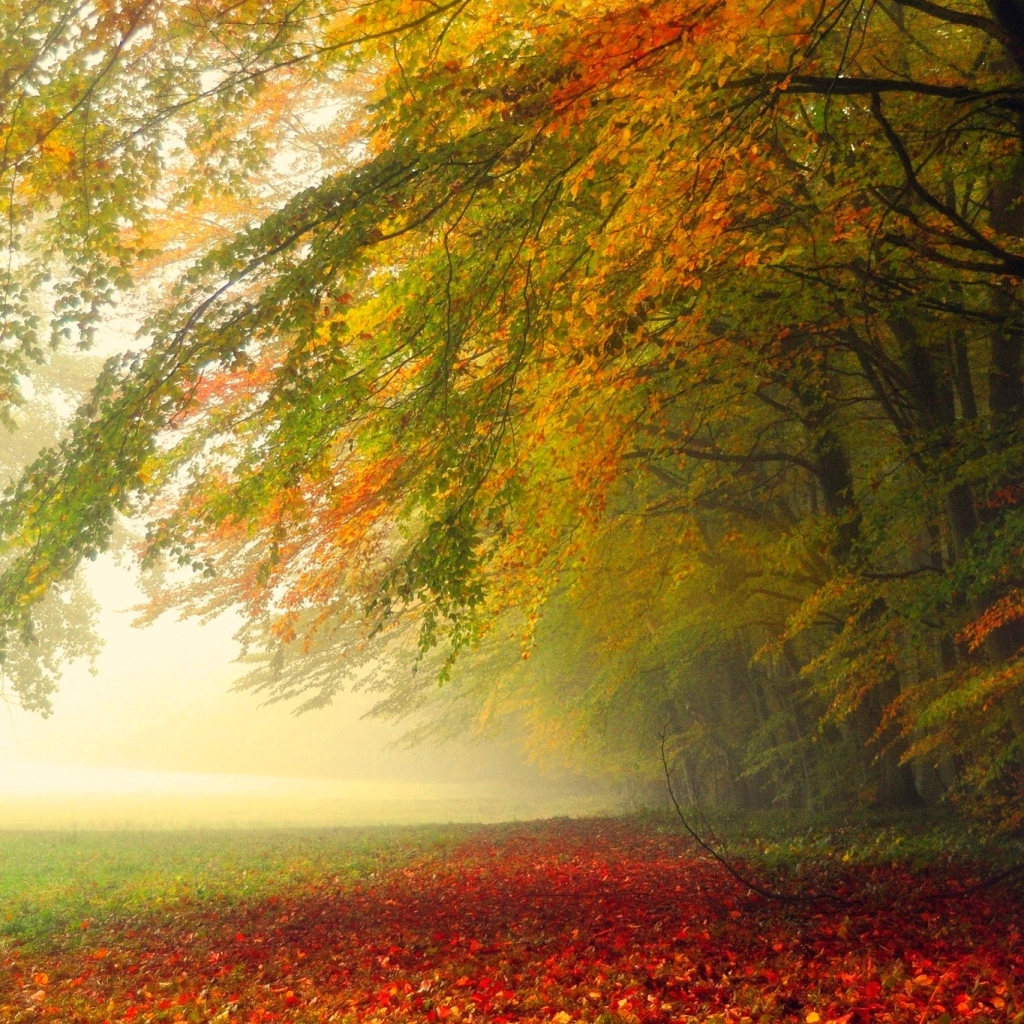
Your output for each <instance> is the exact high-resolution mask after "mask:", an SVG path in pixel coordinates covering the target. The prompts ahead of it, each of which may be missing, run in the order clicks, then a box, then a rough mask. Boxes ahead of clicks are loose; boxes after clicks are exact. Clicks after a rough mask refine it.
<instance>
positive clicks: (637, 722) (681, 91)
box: [0, 0, 1024, 822]
mask: <svg viewBox="0 0 1024 1024" xmlns="http://www.w3.org/2000/svg"><path fill="white" fill-rule="evenodd" d="M3 17H4V19H5V23H4V26H3V38H4V44H3V45H4V49H5V53H10V54H12V55H15V54H17V55H20V56H18V59H17V60H14V59H8V60H5V61H4V67H5V69H7V70H6V71H5V78H4V86H3V88H4V93H3V95H4V97H5V105H4V107H3V109H2V112H0V125H2V130H3V133H4V138H5V140H6V145H5V150H4V157H3V160H2V162H0V174H2V175H3V178H4V183H5V185H6V187H5V189H4V190H3V195H4V196H5V198H4V200H3V202H4V203H5V204H6V206H5V213H6V214H7V222H8V224H9V225H10V229H9V233H8V248H9V260H8V270H7V276H6V279H5V280H6V286H5V298H6V305H5V321H4V343H3V347H2V352H3V359H4V360H5V362H4V363H3V367H4V372H5V373H6V378H5V379H6V381H7V384H6V385H5V386H6V387H7V391H6V392H5V394H6V396H7V401H8V403H10V402H13V401H15V400H16V398H17V381H18V379H19V376H20V375H24V374H25V373H27V372H28V371H29V369H30V363H31V361H32V360H33V359H38V358H42V351H41V346H40V342H39V334H40V332H41V331H42V329H43V328H42V326H41V325H42V324H43V323H44V322H47V320H48V322H50V323H51V324H52V326H53V329H54V340H55V341H56V340H59V338H60V336H61V335H62V334H63V333H65V332H70V333H71V334H72V335H73V336H74V335H75V334H76V333H77V336H78V338H79V339H81V340H83V341H87V340H88V338H89V334H90V331H92V330H93V328H94V325H95V324H96V323H98V322H99V319H100V317H101V315H102V308H103V306H104V304H107V303H110V302H113V301H115V300H117V299H118V298H121V297H122V296H124V295H126V294H127V293H128V292H129V291H130V289H131V288H132V287H133V286H134V285H135V284H137V283H138V282H141V281H149V282H150V287H151V288H156V289H158V290H159V289H160V288H163V287H164V285H165V284H166V292H165V293H164V294H162V295H161V297H160V299H159V301H158V302H157V303H156V305H155V306H154V308H153V310H152V314H151V315H150V316H149V317H148V319H146V321H145V324H144V326H143V327H142V329H141V332H140V335H141V339H142V342H141V344H140V348H139V350H138V351H137V352H135V353H129V354H128V355H127V356H126V357H124V358H123V359H120V360H112V361H111V362H109V363H108V364H107V366H106V368H105V369H104V371H103V372H102V373H101V375H100V377H99V379H98V382H97V384H96V386H95V389H94V391H93V393H92V396H91V398H90V399H89V400H88V401H87V402H86V403H85V404H84V405H83V406H82V408H81V409H80V410H79V412H78V413H77V415H76V418H75V420H74V423H73V426H72V429H71V430H70V432H69V434H68V436H67V437H66V439H65V440H63V441H62V442H61V443H60V444H59V445H58V446H56V447H54V448H52V449H50V450H48V451H46V452H44V453H43V454H42V455H41V456H40V457H39V459H38V460H37V461H36V462H35V463H34V464H33V465H32V466H31V467H29V468H28V469H27V470H26V471H25V472H24V474H23V475H22V476H21V477H20V479H19V480H17V482H16V483H14V484H13V485H12V487H11V488H10V490H9V491H8V494H7V496H6V498H5V501H4V504H3V507H2V509H0V533H2V537H3V559H4V562H3V575H2V577H0V634H2V637H3V644H4V646H5V648H6V649H8V650H9V651H15V650H18V649H19V645H23V644H24V643H25V642H26V640H27V639H30V638H31V635H32V625H31V624H32V619H33V615H34V614H35V611H34V610H35V608H36V606H37V603H38V602H39V601H40V600H41V599H42V598H43V597H44V595H45V594H46V593H47V592H48V591H49V590H50V589H51V588H52V587H54V586H56V585H58V584H60V583H61V582H62V581H66V580H68V579H69V578H71V577H72V576H73V574H74V572H75V571H76V568H77V566H78V565H79V563H80V561H81V560H82V559H83V558H88V557H95V554H96V553H97V552H98V551H100V550H103V549H105V548H106V547H107V546H108V545H109V543H110V539H111V532H112V529H113V526H114V523H115V521H116V517H117V516H119V515H122V514H128V515H132V516H137V517H141V518H142V519H143V520H144V521H145V522H146V523H147V539H146V542H145V545H144V552H143V557H144V558H145V559H149V560H154V559H158V558H167V557H169V558H170V559H171V561H172V563H173V562H176V563H178V564H180V565H181V566H189V567H191V568H192V569H193V570H195V572H194V574H193V576H192V577H191V578H190V579H189V580H188V581H186V582H180V581H177V578H176V579H175V580H172V581H171V582H170V583H168V585H167V586H166V587H165V588H164V589H163V590H162V591H161V592H160V593H159V594H157V595H156V597H155V598H154V607H155V609H160V608H164V607H168V606H174V607H177V608H180V609H184V610H186V611H190V612H193V613H199V614H208V613H213V612H215V611H216V610H218V609H221V608H223V607H227V606H230V605H238V606H241V607H242V608H244V610H245V612H246V614H247V618H248V622H249V625H248V626H247V627H246V630H245V637H246V640H247V642H248V643H249V645H250V647H251V649H253V650H256V651H261V652H263V653H264V654H265V658H266V660H265V663H264V664H263V666H262V667H261V668H260V669H259V670H258V671H257V672H256V673H255V674H254V675H253V677H251V680H250V683H251V685H252V686H254V687H256V688H258V689H262V690H263V691H264V692H267V693H269V694H270V695H271V696H275V697H296V696H298V697H301V698H303V699H304V700H305V703H306V705H308V706H317V705H319V704H322V703H325V702H328V701H329V700H330V698H331V695H332V693H333V692H335V690H336V689H337V687H338V686H340V685H342V683H343V682H344V680H345V679H346V674H347V673H348V675H349V676H351V674H352V673H358V672H360V671H362V669H361V667H360V666H363V665H366V664H368V663H370V662H373V661H375V660H376V659H380V658H381V657H384V656H389V657H390V658H391V659H392V660H391V661H386V662H381V661H379V660H376V663H377V664H378V665H385V666H386V667H385V668H382V669H381V678H380V679H379V681H378V685H380V686H381V687H382V688H383V689H384V690H385V693H384V695H383V703H382V707H383V709H384V710H385V711H391V712H395V713H402V712H405V711H408V710H410V709H418V708H424V707H426V708H430V709H432V710H433V712H434V721H435V724H437V725H439V726H440V727H447V726H449V725H452V726H454V725H465V724H467V723H470V724H473V723H475V724H476V725H477V726H482V725H484V724H485V723H486V722H488V721H490V720H492V719H494V718H498V717H501V716H503V715H504V716H509V715H512V716H516V717H518V718H519V720H520V721H521V722H523V723H524V724H525V726H526V728H527V729H528V730H529V731H530V733H531V734H532V735H533V736H534V738H535V739H536V741H537V742H538V743H539V744H540V745H542V746H548V747H552V748H555V749H565V748H566V747H568V746H577V747H579V748H580V749H581V750H583V751H585V752H589V755H590V756H593V757H594V758H596V759H597V760H598V762H599V763H600V764H602V765H603V766H605V767H614V768H616V769H617V770H621V771H625V772H640V773H643V772H645V771H650V770H651V765H652V764H653V763H654V761H655V759H656V756H657V747H658V737H659V735H666V736H668V737H669V738H670V741H671V743H672V744H673V745H674V750H675V751H676V752H677V754H678V758H679V762H678V763H679V765H680V766H681V767H680V770H681V771H682V772H683V774H684V775H685V778H686V784H687V785H688V786H689V787H690V788H691V791H696V790H701V789H703V790H704V791H706V792H710V793H712V794H713V796H714V797H715V798H716V799H719V800H721V801H725V802H728V801H732V802H739V803H742V804H747V805H756V804H761V803H771V802H780V801H781V802H786V803H791V804H800V805H809V806H814V805H817V804H819V803H821V802H823V801H830V800H848V801H857V800H862V801H863V800H869V801H871V800H873V801H877V802H883V803H911V802H914V801H919V800H922V799H925V800H934V799H938V798H940V797H941V796H943V795H944V794H947V793H948V794H952V795H955V796H957V797H958V798H959V799H962V800H965V801H967V802H969V803H971V804H972V805H974V806H979V807H981V808H983V809H984V810H985V811H986V812H990V813H992V812H994V813H996V814H998V815H999V816H1000V817H1001V818H1002V819H1003V820H1004V821H1007V822H1015V821H1017V820H1018V816H1019V814H1020V813H1021V810H1022V808H1024V804H1022V802H1021V786H1022V784H1024V763H1022V757H1024V746H1022V741H1024V704H1022V701H1024V660H1022V657H1021V646H1022V642H1024V632H1022V628H1024V627H1022V623H1024V490H1022V488H1024V476H1022V468H1024V447H1022V440H1024V437H1022V429H1021V410H1022V407H1024V380H1022V369H1024V368H1022V362H1021V346H1022V343H1024V306H1022V292H1021V279H1022V276H1024V150H1022V142H1024V78H1022V68H1024V8H1019V6H1018V5H1017V4H1016V3H1015V2H1013V0H1006V2H1003V0H992V2H991V3H989V4H988V5H982V4H977V3H960V4H959V5H958V6H955V7H953V6H948V5H943V4H937V3H932V2H930V0H869V2H866V3H861V4H851V3H848V2H845V0H840V2H837V3H829V4H813V3H807V2H774V3H769V4H767V5H761V4H752V3H747V2H745V0H735V2H731V3H725V2H723V0H710V2H707V3H699V2H693V0H655V2H650V3H638V2H630V0H623V2H610V3H606V4H601V5H598V4H594V3H591V2H588V0H576V2H552V3H545V4H530V5H527V4H518V3H514V2H512V0H501V2H489V3H486V4H483V3H475V2H473V0H457V2H450V3H427V2H417V0H394V2H391V0H373V2H369V3H353V4H345V3H330V2H326V0H324V2H319V3H305V2H301V0H300V2H289V3H281V2H279V0H265V2H260V3H243V4H236V3H232V4H221V3H218V2H214V3H207V2H203V3H198V2H197V3H194V4H190V3H185V4H175V5H172V4H161V3H159V2H150V3H146V2H143V3H137V4H118V3H114V4H106V3H104V4H86V5H83V6H77V7H76V6H74V5H72V4H63V3H62V4H56V5H54V4H50V5H43V6H42V7H39V8H37V7H34V6H32V5H31V4H28V3H24V4H20V5H15V7H14V8H13V9H12V10H11V11H10V12H8V13H5V14H4V16H3ZM284 189H288V190H289V193H288V194H284V193H283V191H282V190H284ZM43 198H45V202H41V200H42V199H43ZM171 279H173V284H167V282H168V281H170V280H171ZM403 659H404V661H405V663H406V665H405V667H404V668H402V669H399V668H397V667H396V665H397V664H398V663H401V662H402V661H403ZM439 680H440V681H441V682H442V684H443V685H442V686H441V687H440V688H438V686H437V683H438V681H439Z"/></svg>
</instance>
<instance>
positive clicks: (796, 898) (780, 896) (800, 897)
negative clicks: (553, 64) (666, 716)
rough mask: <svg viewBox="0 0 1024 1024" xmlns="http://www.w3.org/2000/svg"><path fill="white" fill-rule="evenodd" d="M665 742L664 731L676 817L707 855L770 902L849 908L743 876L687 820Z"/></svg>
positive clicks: (828, 897)
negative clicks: (678, 798) (776, 888)
mask: <svg viewBox="0 0 1024 1024" xmlns="http://www.w3.org/2000/svg"><path fill="white" fill-rule="evenodd" d="M665 740H666V734H665V732H664V730H663V731H662V733H661V766H662V768H664V770H665V785H666V786H667V787H668V795H669V798H670V799H671V800H672V806H673V807H674V808H675V810H676V815H677V816H678V818H679V820H680V821H681V822H682V823H683V828H685V829H686V831H687V832H688V833H689V834H690V836H691V837H692V838H693V840H694V842H695V843H696V844H697V845H698V846H699V847H700V848H701V849H702V850H704V851H705V852H706V853H707V854H709V855H710V856H711V857H713V858H714V859H715V860H716V861H717V862H718V863H719V864H720V865H721V866H722V867H723V868H724V869H725V870H726V871H727V872H728V873H729V874H730V875H732V877H733V878H735V879H736V881H737V882H740V883H741V884H743V885H745V886H746V887H747V888H748V889H750V890H751V891H752V892H756V893H757V894H758V895H759V896H764V897H765V898H766V899H769V900H778V901H779V902H781V903H820V902H824V901H828V902H831V903H840V904H842V905H843V906H849V905H850V901H849V900H846V899H843V897H842V896H836V895H835V894H834V893H820V894H819V893H806V894H804V893H785V892H775V891H774V890H772V889H766V888H765V887H764V886H763V885H759V884H758V883H757V882H755V881H754V880H753V879H751V878H748V877H746V876H745V875H743V874H741V873H740V872H739V871H737V870H736V868H735V867H734V866H733V865H732V864H731V863H730V862H729V861H728V860H726V859H725V857H723V856H722V855H721V854H720V853H719V852H718V851H717V850H716V849H715V848H714V847H713V846H712V845H711V844H710V843H708V842H706V841H705V840H704V838H703V837H702V836H701V835H700V834H699V833H698V832H697V831H696V830H695V829H694V828H693V826H692V825H691V824H690V823H689V821H687V820H686V815H685V814H683V809H682V807H680V806H679V801H678V800H677V799H676V793H675V789H674V788H673V786H672V773H671V771H670V770H669V766H668V757H667V755H666V754H665Z"/></svg>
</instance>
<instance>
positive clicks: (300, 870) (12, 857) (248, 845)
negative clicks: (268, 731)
mask: <svg viewBox="0 0 1024 1024" xmlns="http://www.w3.org/2000/svg"><path fill="white" fill-rule="evenodd" d="M467 829H468V827H467V826H457V825H451V826H448V825H446V826H440V825H439V826H406V827H399V826H394V827H378V828H339V829H276V830H222V831H198V830H196V831H180V832H162V831H146V832H142V831H140V832H133V831H127V830H126V831H117V832H90V831H80V832H70V831H52V832H44V831H6V832H5V831H0V942H2V941H5V940H6V941H11V940H15V941H18V942H19V943H25V944H29V945H37V944H39V943H41V942H45V940H46V939H47V938H48V937H50V936H53V935H54V934H55V933H69V932H70V933H72V934H73V933H74V932H76V931H81V930H83V929H82V925H83V923H85V925H86V927H89V926H90V925H91V923H97V922H102V921H104V920H107V919H110V918H115V917H116V918H124V917H127V916H131V915H132V914H135V913H137V912H139V911H141V910H153V909H158V908H163V909H167V910H169V909H172V908H173V905H174V904H175V903H182V902H189V903H191V902H194V901H200V902H201V901H203V900H207V899H211V900H218V901H223V900H228V901H231V902H236V901H239V900H252V899H259V898H261V897H263V896H267V895H270V894H282V893H287V892H288V891H290V890H292V889H295V888H299V887H302V886H303V885H305V884H307V883H309V882H315V881H317V880H322V879H324V878H332V879H333V878H337V879H338V880H339V881H340V882H342V883H343V884H344V883H354V882H356V881H358V880H360V879H363V878H370V877H373V876H374V875H376V874H379V873H381V872H383V871H385V870H388V869H390V868H393V867H396V866H399V865H400V864H402V863H403V862H406V861H408V860H411V859H413V858H415V857H418V856H423V855H427V854H430V853H432V852H438V851H440V850H442V849H444V848H446V847H448V846H450V845H453V844H454V843H455V842H456V841H457V840H458V838H459V837H460V836H465V835H466V834H467Z"/></svg>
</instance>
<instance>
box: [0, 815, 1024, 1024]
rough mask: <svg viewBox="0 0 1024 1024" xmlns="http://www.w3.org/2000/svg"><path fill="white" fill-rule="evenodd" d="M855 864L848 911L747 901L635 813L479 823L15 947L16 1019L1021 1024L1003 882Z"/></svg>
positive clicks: (1018, 974)
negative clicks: (372, 871) (421, 850)
mask: <svg viewBox="0 0 1024 1024" xmlns="http://www.w3.org/2000/svg"><path fill="white" fill-rule="evenodd" d="M971 881H972V879H970V878H966V877H965V878H952V879H951V878H948V877H943V878H941V879H940V878H939V877H937V876H935V877H921V876H920V875H912V874H910V873H909V872H907V871H906V870H904V869H902V868H894V867H880V866H875V867H870V868H863V867H861V868H857V869H855V870H849V871H848V872H847V873H846V874H845V875H844V877H843V879H842V881H841V882H840V883H839V889H838V891H839V892H840V893H841V894H842V895H843V896H844V897H845V898H846V899H848V900H850V903H849V905H848V906H838V905H835V904H828V903H818V904H814V905H813V906H807V907H789V906H785V905H782V904H778V903H769V902H768V901H765V900H763V899H760V898H751V897H750V895H749V894H748V893H745V892H744V891H743V890H742V888H741V887H740V886H738V885H737V884H736V883H734V882H733V881H732V880H730V879H729V878H728V877H726V876H724V875H723V873H722V872H721V870H720V869H719V868H718V867H716V866H714V865H713V864H710V863H708V862H707V861H706V860H705V859H702V858H698V857H696V855H695V854H694V852H693V849H692V847H691V846H690V845H689V844H688V843H686V842H685V841H684V840H683V839H682V838H680V837H677V836H672V835H664V834H660V833H658V832H656V831H654V830H650V831H646V830H645V829H644V828H643V827H642V826H640V825H638V824H637V823H636V822H635V821H627V820H600V821H595V820H591V821H582V822H575V821H559V822H548V823H543V824H533V825H521V826H501V827H494V828H483V829H480V830H478V831H476V832H474V833H473V835H472V838H471V839H470V841H468V842H465V843H463V844H462V845H461V846H459V847H458V848H457V849H456V850H454V851H449V852H448V853H446V854H443V855H438V856H436V857H435V856H427V857H421V858H420V859H418V860H416V861H414V862H412V863H409V864H406V865H405V866H403V867H401V868H397V869H393V870H390V871H388V872H386V873H384V874H382V875H380V876H378V877H375V878H369V879H366V880H364V881H363V882H362V883H361V884H358V885H355V886H352V885H349V886H343V885H341V884H340V883H339V882H338V881H337V880H336V879H332V878H327V877H325V878H324V879H323V882H322V884H320V885H317V886H313V887H308V888H306V889H304V890H302V891H294V890H293V891H288V890H282V894H281V895H279V896H272V897H270V898H264V899H260V900H259V901H251V902H230V901H228V900H226V899H225V900H219V901H218V900H206V901H193V902H180V901H179V902H177V903H174V904H171V905H168V906H166V907H164V908H162V909H161V908H153V909H152V910H151V911H149V912H147V913H146V914H145V915H141V916H140V915H136V916H135V917H133V918H131V919H125V920H121V921H107V922H105V923H104V924H102V925H96V926H93V927H92V928H90V929H89V930H87V931H83V932H81V933H80V935H79V936H78V937H76V938H75V939H74V940H72V939H71V938H70V937H69V936H64V937H55V939H54V942H53V944H52V946H51V947H50V948H49V951H40V949H37V948H35V947H25V948H23V949H19V948H18V947H16V946H14V947H10V948H8V949H7V951H6V952H5V954H4V958H3V970H2V974H0V986H2V988H0V1019H2V1020H4V1021H21V1020H25V1021H28V1020H42V1019H50V1020H57V1021H61V1022H69V1024H70V1022H78V1021H81V1022H87V1021H88V1022H103V1021H109V1022H111V1024H114V1022H119V1021H128V1020H135V1021H168V1022H170V1021H190V1022H192V1021H201V1020H219V1021H224V1022H228V1024H230V1022H252V1024H255V1022H260V1021H286V1022H293V1024H300V1022H312V1021H328V1020H336V1021H349V1022H356V1021H373V1020H377V1021H383V1020H410V1021H438V1020H444V1021H449V1022H452V1024H458V1022H466V1021H470V1020H474V1021H551V1022H554V1024H568V1022H569V1021H598V1020H600V1021H605V1022H608V1024H611V1022H613V1021H621V1022H623V1024H631V1022H637V1021H651V1022H655V1021H658V1022H660V1021H665V1022H669V1021H700V1022H705V1021H721V1022H725V1021H764V1020H768V1021H773V1020H779V1021H804V1022H810V1024H815V1022H818V1021H820V1022H825V1021H830V1020H831V1021H849V1022H857V1024H867V1022H869V1021H913V1022H921V1024H923V1022H926V1021H936V1022H937V1021H940V1020H974V1021H979V1022H980V1021H1005V1020H1015V1019H1016V1020H1022V1019H1024V1013H1022V1011H1024V948H1022V945H1021V937H1020V927H1021V914H1020V911H1021V901H1020V898H1019V896H1018V895H1017V894H1016V892H1015V891H1014V890H1013V889H1012V888H1010V887H1009V886H1006V885H997V886H993V887H990V888H987V889H981V890H976V891H972V892H970V893H961V892H960V889H961V888H962V887H964V886H967V885H969V884H971Z"/></svg>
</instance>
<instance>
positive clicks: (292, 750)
mask: <svg viewBox="0 0 1024 1024" xmlns="http://www.w3.org/2000/svg"><path fill="white" fill-rule="evenodd" d="M87 576H88V581H89V583H90V586H91V588H92V590H93V592H94V594H95V595H96V597H97V600H98V601H99V602H100V605H101V609H102V610H101V613H100V617H99V622H98V630H99V632H100V634H101V636H102V637H103V638H104V640H105V647H104V649H103V652H102V653H101V655H100V656H99V658H98V659H97V662H96V664H95V674H91V673H90V670H89V666H88V665H87V664H85V663H76V664H74V665H72V666H71V667H70V668H69V669H68V671H67V672H66V673H65V675H64V677H63V678H62V681H61V685H60V689H59V690H58V692H57V693H56V694H55V696H54V698H53V705H54V714H53V715H52V716H51V717H50V718H46V719H44V718H42V717H41V716H39V715H38V714H34V713H28V712H25V711H23V710H21V709H20V708H18V707H15V706H10V705H9V706H8V707H7V709H6V712H5V711H4V709H2V708H0V827H8V828H10V827H18V828H24V827H46V828H60V829H78V828H93V827H102V828H109V827H131V828H140V827H142V828H153V827H156V828H162V827H186V826H196V825H200V826H204V825H210V826H231V825H234V826H249V825H332V824H338V825H349V824H371V823H385V822H387V823H392V822H395V823H397V822H427V821H496V820H506V819H517V818H518V819H526V818H535V817H548V816H552V815H559V814H584V813H596V812H600V811H604V810H609V809H613V807H614V805H615V803H616V794H615V792H614V791H612V790H611V789H609V788H607V787H603V786H601V785H597V784H594V783H587V782H586V781H585V780H582V779H579V778H575V777H573V776H571V775H568V774H566V773H552V772H550V771H547V772H544V771H541V770H540V769H539V768H537V767H535V766H533V765H531V764H529V763H528V762H527V761H526V760H525V758H524V757H523V756H522V755H521V754H520V753H519V751H518V750H517V749H516V748H515V746H514V745H513V744H512V743H511V742H509V741H507V740H506V741H501V740H491V741H488V742H469V741H467V742H464V743H448V744H446V745H444V746H441V747H424V746H419V747H416V748H414V749H412V750H410V749H407V748H405V747H404V746H401V745H398V746H396V744H397V743H398V741H399V740H400V738H401V736H402V733H403V732H404V730H405V728H407V726H402V725H400V724H396V723H388V722H382V721H379V720H376V719H371V720H367V719H366V718H365V717H364V716H365V714H366V712H367V711H368V710H369V708H370V706H371V705H372V704H373V702H374V697H373V695H372V694H367V693H361V692H355V693H352V692H347V693H343V694H341V695H339V697H338V698H337V699H336V701H335V703H334V704H333V705H332V706H331V707H329V708H327V709H324V710H322V711H312V712H309V713H306V714H303V715H301V716H296V715H294V714H293V713H292V708H291V707H289V706H288V705H285V704H275V705H264V706H261V702H260V699H259V698H258V697H256V696H254V695H252V694H250V693H240V692H234V691H232V689H231V684H232V681H233V680H234V679H235V678H237V676H238V675H240V674H241V673H242V671H243V667H242V666H240V665H238V664H236V663H234V658H235V657H236V655H237V653H238V652H237V645H236V644H235V642H234V641H233V639H232V634H233V632H234V631H235V629H236V628H237V626H238V620H237V619H236V618H234V617H233V616H231V615H225V616H222V617H221V618H220V619H217V620H215V621H214V622H212V623H207V624H202V623H200V622H198V621H195V620H187V621H180V620H176V619H174V618H173V617H172V616H170V615H168V616H165V617H164V618H162V619H160V620H158V621H157V622H156V623H155V624H154V625H152V626H148V627H146V628H145V629H138V628H135V627H133V626H132V625H131V622H132V619H133V618H134V614H133V613H132V611H131V609H132V607H133V606H135V605H138V604H139V603H140V602H141V601H142V599H143V598H142V594H141V593H140V591H139V590H138V589H137V588H136V586H135V582H134V579H133V576H132V573H131V572H130V571H129V570H128V569H125V568H121V567H119V566H117V565H116V564H115V563H114V561H113V559H112V558H110V557H101V558H100V559H99V560H98V561H97V562H96V563H95V564H93V565H91V566H89V569H88V574H87Z"/></svg>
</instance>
